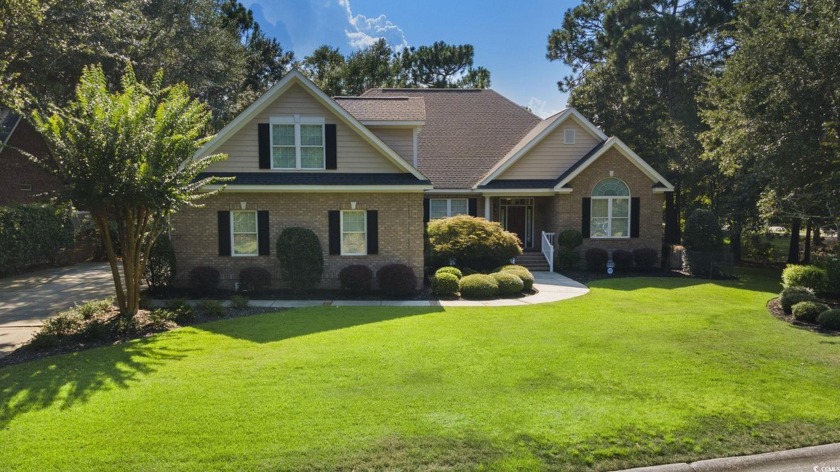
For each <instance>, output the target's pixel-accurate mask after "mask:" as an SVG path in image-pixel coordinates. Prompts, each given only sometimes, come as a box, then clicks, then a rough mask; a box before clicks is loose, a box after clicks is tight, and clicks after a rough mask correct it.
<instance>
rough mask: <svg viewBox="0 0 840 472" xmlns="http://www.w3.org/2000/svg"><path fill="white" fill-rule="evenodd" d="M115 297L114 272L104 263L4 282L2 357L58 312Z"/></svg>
mask: <svg viewBox="0 0 840 472" xmlns="http://www.w3.org/2000/svg"><path fill="white" fill-rule="evenodd" d="M113 295H114V282H113V280H112V278H111V269H110V268H109V266H108V263H102V262H91V263H83V264H75V265H72V266H67V267H56V268H50V269H44V270H40V271H37V272H30V273H27V274H23V275H18V276H12V277H5V278H2V279H0V357H2V356H3V355H4V354H6V353H8V352H10V351H12V350H14V349H15V348H17V347H18V346H19V345H21V344H23V343H25V342H26V341H28V340H29V338H31V337H32V335H33V334H34V333H35V332H36V331H38V329H39V328H40V327H41V324H42V323H43V322H44V320H46V319H47V318H49V317H50V316H52V315H54V314H55V313H56V312H58V311H61V310H64V309H66V308H69V307H72V306H73V305H74V304H77V303H82V302H85V301H88V300H95V299H100V298H105V297H109V296H113Z"/></svg>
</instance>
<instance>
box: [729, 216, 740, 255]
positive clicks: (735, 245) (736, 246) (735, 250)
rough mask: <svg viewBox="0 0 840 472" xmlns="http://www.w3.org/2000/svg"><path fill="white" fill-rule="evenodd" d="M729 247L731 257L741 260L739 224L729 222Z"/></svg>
mask: <svg viewBox="0 0 840 472" xmlns="http://www.w3.org/2000/svg"><path fill="white" fill-rule="evenodd" d="M729 248H730V249H731V250H732V259H733V260H734V261H735V262H741V226H740V225H738V224H734V223H730V224H729Z"/></svg>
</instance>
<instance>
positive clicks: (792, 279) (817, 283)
mask: <svg viewBox="0 0 840 472" xmlns="http://www.w3.org/2000/svg"><path fill="white" fill-rule="evenodd" d="M782 284H783V285H784V286H785V287H805V288H807V289H810V290H812V291H814V292H815V293H823V292H824V291H825V290H826V287H827V286H828V273H827V272H826V271H825V269H821V268H819V267H817V266H813V265H793V264H788V266H787V267H785V270H784V271H783V272H782Z"/></svg>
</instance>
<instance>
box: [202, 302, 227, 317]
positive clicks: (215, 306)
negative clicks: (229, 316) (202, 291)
mask: <svg viewBox="0 0 840 472" xmlns="http://www.w3.org/2000/svg"><path fill="white" fill-rule="evenodd" d="M196 308H198V311H200V312H201V314H202V315H204V316H206V317H208V318H221V317H223V316H225V306H224V305H222V303H221V302H219V301H218V300H202V301H200V302H199V303H198V306H197V307H196Z"/></svg>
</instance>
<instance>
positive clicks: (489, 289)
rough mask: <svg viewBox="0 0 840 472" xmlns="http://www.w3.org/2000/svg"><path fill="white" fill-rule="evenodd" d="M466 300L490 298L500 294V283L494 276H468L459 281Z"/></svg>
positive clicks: (462, 294)
mask: <svg viewBox="0 0 840 472" xmlns="http://www.w3.org/2000/svg"><path fill="white" fill-rule="evenodd" d="M459 285H460V291H461V296H462V297H464V298H490V297H495V296H496V295H498V294H499V283H498V282H496V279H495V278H494V277H493V276H492V275H485V274H473V275H466V276H464V277H463V278H461V280H460V281H459Z"/></svg>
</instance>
